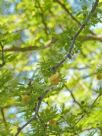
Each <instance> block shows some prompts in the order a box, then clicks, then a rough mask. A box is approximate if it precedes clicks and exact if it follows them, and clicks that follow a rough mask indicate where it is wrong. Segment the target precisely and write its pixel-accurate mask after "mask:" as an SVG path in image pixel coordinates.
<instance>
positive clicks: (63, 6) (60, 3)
mask: <svg viewBox="0 0 102 136" xmlns="http://www.w3.org/2000/svg"><path fill="white" fill-rule="evenodd" d="M54 1H55V2H57V3H58V4H59V5H60V6H61V7H62V8H63V9H64V10H65V11H66V13H67V14H68V15H69V16H70V17H71V18H72V19H73V20H74V21H75V22H76V23H77V24H78V26H81V23H80V21H79V20H78V19H76V18H75V17H74V16H73V14H72V13H71V12H70V11H69V10H68V8H66V6H65V5H64V3H62V2H61V1H60V0H54ZM89 31H90V33H91V34H92V35H95V33H94V32H93V31H91V30H89Z"/></svg>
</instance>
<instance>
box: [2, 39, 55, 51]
mask: <svg viewBox="0 0 102 136" xmlns="http://www.w3.org/2000/svg"><path fill="white" fill-rule="evenodd" d="M56 41H57V40H56V39H55V38H52V39H51V40H49V41H48V42H47V43H46V45H45V46H42V47H38V46H29V47H11V48H4V51H5V52H13V51H14V52H27V51H35V50H42V49H46V48H49V47H50V46H51V45H52V44H53V43H55V42H56Z"/></svg>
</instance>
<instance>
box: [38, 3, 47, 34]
mask: <svg viewBox="0 0 102 136" xmlns="http://www.w3.org/2000/svg"><path fill="white" fill-rule="evenodd" d="M38 6H39V9H40V11H41V13H40V14H41V19H42V23H43V25H44V28H45V29H44V30H45V33H46V35H48V26H47V23H46V21H45V16H44V11H43V8H42V7H41V5H40V2H39V1H38Z"/></svg>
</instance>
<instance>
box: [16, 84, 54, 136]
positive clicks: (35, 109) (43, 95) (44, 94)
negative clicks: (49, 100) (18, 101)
mask: <svg viewBox="0 0 102 136" xmlns="http://www.w3.org/2000/svg"><path fill="white" fill-rule="evenodd" d="M53 88H54V87H53V86H51V87H49V88H48V89H47V90H46V91H45V92H44V93H43V94H42V95H41V96H40V97H39V98H38V102H37V104H36V106H35V108H34V115H33V116H32V117H31V118H30V119H29V120H28V121H27V122H26V123H25V124H24V125H23V126H21V127H19V128H18V130H17V133H16V134H15V136H18V135H19V134H20V132H21V131H22V129H24V128H25V127H26V126H27V125H28V124H30V123H31V122H32V121H33V120H35V119H36V117H37V116H38V112H39V108H40V105H41V103H42V101H43V99H44V97H45V96H46V95H47V94H48V93H49V92H50V91H51V90H52V89H53Z"/></svg>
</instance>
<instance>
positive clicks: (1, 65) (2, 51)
mask: <svg viewBox="0 0 102 136" xmlns="http://www.w3.org/2000/svg"><path fill="white" fill-rule="evenodd" d="M0 46H1V49H2V50H1V59H2V63H1V64H0V67H3V66H4V65H5V58H4V47H3V45H2V44H1V45H0Z"/></svg>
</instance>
